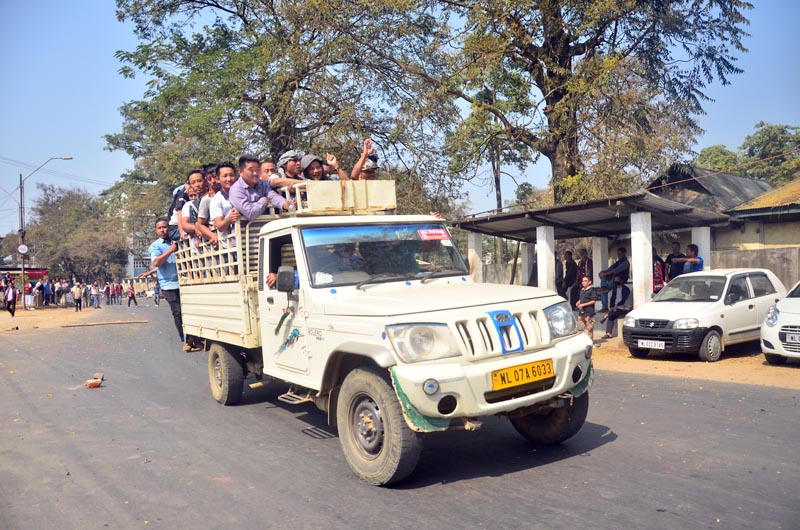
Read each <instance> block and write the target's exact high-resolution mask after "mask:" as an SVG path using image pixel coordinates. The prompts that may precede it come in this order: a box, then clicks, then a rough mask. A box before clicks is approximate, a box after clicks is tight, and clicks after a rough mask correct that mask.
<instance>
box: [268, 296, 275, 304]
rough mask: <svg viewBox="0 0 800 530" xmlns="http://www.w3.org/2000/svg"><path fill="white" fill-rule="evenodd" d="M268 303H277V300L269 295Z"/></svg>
mask: <svg viewBox="0 0 800 530" xmlns="http://www.w3.org/2000/svg"><path fill="white" fill-rule="evenodd" d="M267 303H268V304H274V303H275V300H274V299H273V298H272V297H271V296H268V297H267Z"/></svg>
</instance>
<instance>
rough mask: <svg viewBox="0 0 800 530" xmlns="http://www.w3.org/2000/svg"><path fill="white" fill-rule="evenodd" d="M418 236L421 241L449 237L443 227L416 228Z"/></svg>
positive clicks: (440, 239)
mask: <svg viewBox="0 0 800 530" xmlns="http://www.w3.org/2000/svg"><path fill="white" fill-rule="evenodd" d="M417 233H418V234H419V238H420V239H421V240H423V241H444V240H446V239H450V235H449V234H448V233H447V230H445V229H444V228H422V229H420V230H417Z"/></svg>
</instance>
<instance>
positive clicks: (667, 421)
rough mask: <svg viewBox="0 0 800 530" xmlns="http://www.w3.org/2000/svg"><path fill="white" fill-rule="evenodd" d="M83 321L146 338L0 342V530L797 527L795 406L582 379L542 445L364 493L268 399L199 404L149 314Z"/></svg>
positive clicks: (166, 319)
mask: <svg viewBox="0 0 800 530" xmlns="http://www.w3.org/2000/svg"><path fill="white" fill-rule="evenodd" d="M97 313H98V314H97V316H95V315H92V319H93V320H94V321H98V320H118V319H121V318H124V317H131V318H136V319H141V318H145V319H149V323H147V324H129V325H113V326H96V327H78V328H59V329H51V330H32V331H25V332H18V333H9V334H5V335H0V403H2V405H0V411H2V413H1V414H0V528H2V529H19V530H22V529H35V530H43V529H51V528H52V529H59V530H62V529H64V530H65V529H73V528H74V529H93V528H123V529H127V528H167V529H181V528H192V529H205V528H209V529H216V528H233V527H235V528H292V529H302V528H334V529H339V528H342V529H345V528H346V529H350V528H355V529H373V528H380V529H383V528H390V529H391V528H417V529H426V528H498V529H513V528H549V529H561V528H564V529H566V528H569V529H574V528H592V529H612V528H613V529H617V528H619V529H660V528H664V529H671V530H673V529H684V528H691V529H703V528H713V529H720V528H726V529H727V528H734V529H796V528H800V503H799V502H798V497H800V494H799V493H798V492H800V462H798V458H797V449H798V435H800V406H799V402H800V396H799V395H798V392H797V391H792V390H782V389H775V388H769V387H757V386H749V385H737V384H725V383H712V382H706V381H700V380H683V379H675V378H666V377H655V376H641V375H635V374H623V373H616V372H598V373H597V375H596V378H595V383H594V386H593V388H592V389H591V391H590V392H591V405H590V410H589V417H588V420H587V423H586V424H585V425H584V427H583V429H582V430H581V431H580V432H579V433H578V435H576V436H575V437H574V438H572V439H571V440H569V441H567V442H566V443H564V444H562V445H561V446H558V447H551V448H534V447H532V446H531V445H529V444H528V443H527V442H526V441H525V440H523V439H522V438H521V437H520V436H518V435H517V434H516V432H515V431H514V429H513V428H512V427H511V425H510V424H509V423H508V422H507V421H505V420H502V419H494V418H490V419H488V420H487V421H486V423H485V424H484V428H483V429H481V430H480V431H478V432H475V433H467V432H451V433H444V434H440V435H434V436H431V437H429V438H427V439H426V441H425V450H424V452H423V455H422V459H421V462H420V464H419V467H418V468H417V470H416V471H415V473H414V475H412V476H411V478H410V479H408V480H406V481H404V482H402V483H400V484H398V485H396V486H393V487H388V488H376V487H373V486H369V485H367V484H366V483H364V482H361V481H360V480H358V479H357V478H356V477H355V475H353V473H352V472H351V471H350V469H349V468H348V466H347V464H346V463H345V461H344V458H343V456H342V453H341V449H340V447H339V440H338V438H337V437H336V433H335V431H333V430H331V429H329V428H328V427H327V425H326V424H325V416H324V414H322V413H320V412H318V411H317V410H316V409H315V408H314V407H313V406H312V405H309V404H305V405H300V406H290V405H286V404H284V403H282V402H280V401H278V400H277V399H276V398H277V396H278V395H279V394H280V393H282V391H283V390H284V388H285V387H283V386H282V385H280V384H271V385H268V386H266V387H264V388H261V389H257V390H250V389H246V393H245V396H244V402H243V404H241V405H239V406H236V407H223V406H221V405H219V404H217V403H216V402H215V401H214V400H213V399H212V398H211V396H210V392H209V389H208V381H207V368H206V357H205V354H203V353H191V354H187V353H184V352H182V351H181V350H180V343H179V342H178V340H177V337H176V333H175V329H174V327H173V324H172V322H171V318H170V316H169V312H168V308H167V307H166V305H165V304H162V306H161V307H158V308H156V307H152V305H151V306H149V307H147V306H145V307H139V308H137V309H135V310H134V308H131V309H130V310H129V309H128V308H126V307H122V306H120V307H112V308H105V309H103V310H101V311H98V312H97ZM96 371H102V372H104V373H105V375H106V381H105V382H104V384H103V386H102V387H100V388H97V389H87V388H85V387H84V386H83V382H84V381H85V380H86V379H88V378H91V376H92V374H93V373H94V372H96Z"/></svg>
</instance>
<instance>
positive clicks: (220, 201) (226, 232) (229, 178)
mask: <svg viewBox="0 0 800 530" xmlns="http://www.w3.org/2000/svg"><path fill="white" fill-rule="evenodd" d="M217 172H218V173H219V184H220V189H219V193H217V194H216V195H214V198H213V199H211V206H210V209H209V216H210V217H211V222H212V223H213V224H214V228H216V229H217V235H218V237H219V241H220V243H221V244H222V246H223V247H227V246H231V247H234V246H236V240H235V239H234V238H233V237H231V235H230V234H231V225H232V224H233V223H235V222H236V221H238V220H239V210H237V209H236V208H234V207H233V206H232V205H231V201H230V200H229V199H228V195H229V193H230V191H231V186H232V185H233V183H234V182H236V170H234V168H233V164H231V163H230V162H224V163H222V164H220V165H219V169H218V170H217Z"/></svg>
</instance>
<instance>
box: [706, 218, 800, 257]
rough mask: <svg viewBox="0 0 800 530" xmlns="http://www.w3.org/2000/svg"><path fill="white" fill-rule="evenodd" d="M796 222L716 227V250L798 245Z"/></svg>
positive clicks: (799, 241)
mask: <svg viewBox="0 0 800 530" xmlns="http://www.w3.org/2000/svg"><path fill="white" fill-rule="evenodd" d="M797 227H798V225H797V223H796V222H786V223H764V222H761V221H751V222H746V223H744V225H743V226H742V227H741V228H738V229H737V228H729V227H725V228H716V229H714V240H715V243H716V245H715V247H714V248H715V249H716V250H760V249H771V248H782V247H798V246H800V230H798V229H797Z"/></svg>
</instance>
